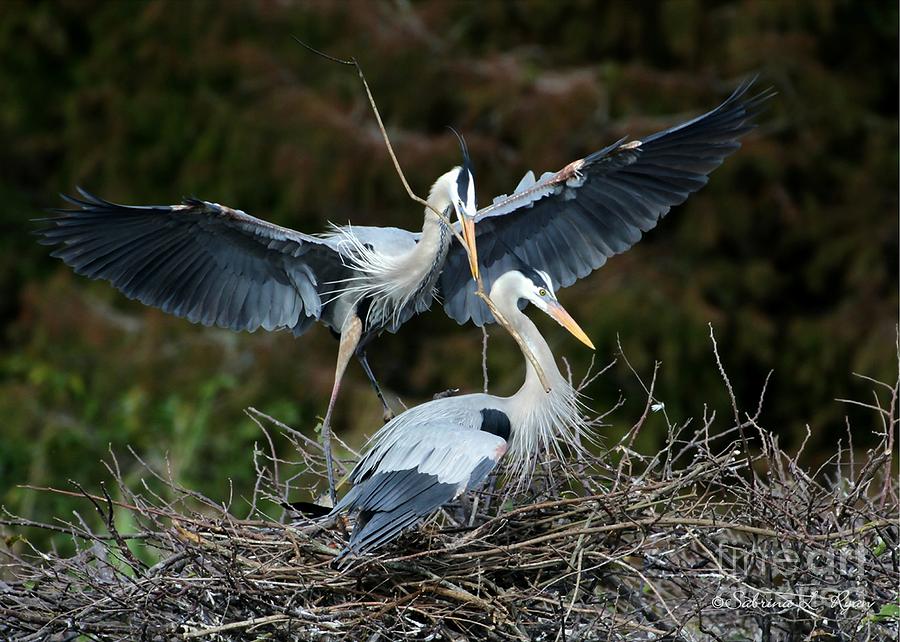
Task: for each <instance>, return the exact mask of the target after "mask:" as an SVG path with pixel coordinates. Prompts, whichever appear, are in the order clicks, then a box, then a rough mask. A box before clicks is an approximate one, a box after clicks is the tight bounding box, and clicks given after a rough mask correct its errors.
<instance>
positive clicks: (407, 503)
mask: <svg viewBox="0 0 900 642" xmlns="http://www.w3.org/2000/svg"><path fill="white" fill-rule="evenodd" d="M379 446H381V447H380V448H379V447H378V446H376V448H375V449H373V451H370V453H369V455H367V456H366V457H365V458H364V459H363V460H362V461H360V463H359V465H357V467H356V468H355V469H354V471H353V473H352V474H351V477H350V479H351V481H353V482H354V486H353V488H352V489H351V490H350V492H348V493H347V494H346V495H345V496H344V497H343V498H342V499H341V500H340V501H339V502H338V503H337V505H335V507H334V509H333V511H332V513H342V512H351V511H354V512H357V513H358V518H357V521H356V525H355V527H354V529H353V534H352V535H351V537H350V544H349V546H348V548H347V550H346V551H345V553H351V552H352V553H354V554H362V553H365V552H367V551H370V550H372V549H374V548H377V547H379V546H381V545H383V544H386V543H388V542H390V541H392V540H393V539H395V538H396V537H397V536H399V535H400V533H402V532H403V531H404V530H406V529H407V528H409V527H410V526H413V525H414V524H416V523H417V522H419V520H421V519H423V518H424V517H427V516H428V515H430V514H431V513H433V512H434V511H436V510H437V509H438V508H440V507H441V506H442V505H443V504H446V503H447V502H449V501H450V500H452V499H454V498H455V497H457V496H458V495H459V494H460V493H462V492H463V491H465V490H466V489H472V488H475V487H477V486H478V485H479V484H481V482H482V481H484V478H485V477H486V476H487V474H488V473H489V472H490V471H491V470H492V469H493V468H494V466H495V465H496V464H497V461H498V460H499V459H500V457H502V456H503V453H505V452H506V440H504V439H503V438H501V437H498V436H497V435H494V434H491V433H488V432H484V431H481V430H472V429H467V428H461V427H460V426H457V425H455V424H451V423H443V424H431V425H420V426H409V430H408V432H407V434H406V435H405V438H404V439H397V440H392V441H390V442H383V443H382V444H379Z"/></svg>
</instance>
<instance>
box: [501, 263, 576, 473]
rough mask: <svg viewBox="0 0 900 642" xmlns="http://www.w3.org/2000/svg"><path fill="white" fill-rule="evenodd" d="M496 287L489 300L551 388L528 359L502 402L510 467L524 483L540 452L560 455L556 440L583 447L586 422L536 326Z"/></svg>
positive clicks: (573, 390) (558, 443)
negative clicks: (514, 389)
mask: <svg viewBox="0 0 900 642" xmlns="http://www.w3.org/2000/svg"><path fill="white" fill-rule="evenodd" d="M501 278H502V277H501ZM494 286H495V287H494V288H493V289H492V290H491V299H493V301H494V304H495V305H496V306H497V308H498V309H499V310H500V313H501V314H502V315H503V316H504V317H506V319H507V320H508V321H509V323H510V325H511V326H512V327H513V328H514V329H515V330H516V332H518V333H519V335H520V336H521V337H522V339H523V341H524V342H525V344H526V345H527V346H528V348H529V349H530V350H531V352H532V353H533V354H534V358H535V360H536V361H537V363H538V365H539V366H540V368H541V369H542V370H543V371H544V376H545V377H546V380H547V384H548V385H549V387H550V390H549V391H547V390H546V389H545V388H544V384H543V382H541V380H540V378H539V377H538V373H537V372H536V371H535V369H534V366H532V365H531V361H530V360H528V359H526V360H525V382H524V383H523V384H522V387H521V388H519V390H518V391H517V392H516V393H515V394H514V395H513V396H512V397H507V398H506V401H505V403H504V405H505V406H506V412H507V415H508V416H509V420H510V427H511V430H510V435H511V438H510V442H509V451H508V455H507V458H508V461H509V463H508V465H509V466H510V468H511V470H512V471H513V474H514V475H516V476H518V479H519V482H518V483H519V484H524V483H526V482H527V480H528V479H529V478H530V476H531V473H532V471H533V470H534V466H535V462H536V461H537V457H538V454H539V452H540V451H545V452H555V453H556V454H557V456H559V457H562V451H561V449H560V444H567V445H568V446H569V447H570V448H571V449H572V450H573V452H580V451H582V450H583V448H582V445H581V438H582V436H583V435H585V434H586V432H587V425H586V424H585V422H584V419H583V417H582V414H581V409H580V404H579V401H578V393H577V392H576V390H575V389H574V388H573V387H572V385H571V384H570V383H569V381H568V379H566V378H565V377H563V375H562V373H560V371H559V368H558V367H557V365H556V359H554V358H553V353H552V352H551V351H550V346H549V345H547V342H546V341H545V340H544V337H543V336H541V333H540V332H539V331H538V329H537V326H535V325H534V323H533V322H532V321H531V319H529V318H528V317H527V316H525V314H524V313H523V312H522V311H521V310H519V306H518V305H517V301H516V299H515V297H512V296H502V294H501V295H500V296H494V295H495V289H496V286H497V282H495V283H494Z"/></svg>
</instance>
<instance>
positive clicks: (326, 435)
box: [322, 314, 362, 505]
mask: <svg viewBox="0 0 900 642" xmlns="http://www.w3.org/2000/svg"><path fill="white" fill-rule="evenodd" d="M361 335H362V321H360V320H359V317H358V316H356V315H355V314H354V315H350V316H348V317H347V320H346V321H345V322H344V325H343V327H342V328H341V343H340V347H338V358H337V365H335V368H334V387H332V389H331V399H329V401H328V410H327V411H326V412H325V419H324V420H323V421H322V449H323V450H324V451H325V472H326V474H327V475H328V492H329V493H330V494H331V503H332V505H334V504H335V503H336V501H337V493H336V492H335V486H334V461H333V459H332V457H331V413H332V412H334V403H335V401H337V396H338V391H339V390H340V388H341V380H342V379H343V378H344V372H345V371H346V370H347V364H348V363H349V362H350V357H352V356H353V354H354V352H356V346H357V344H358V343H359V337H360V336H361Z"/></svg>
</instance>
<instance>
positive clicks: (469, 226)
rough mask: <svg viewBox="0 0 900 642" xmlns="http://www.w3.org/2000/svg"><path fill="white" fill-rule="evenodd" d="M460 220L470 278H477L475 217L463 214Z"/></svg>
mask: <svg viewBox="0 0 900 642" xmlns="http://www.w3.org/2000/svg"><path fill="white" fill-rule="evenodd" d="M459 218H460V220H461V222H462V235H463V240H464V241H465V242H466V247H467V248H469V270H471V272H472V278H473V279H475V280H476V281H477V280H478V249H477V248H476V247H475V219H474V218H472V217H471V216H467V215H466V214H463V215H462V216H460V217H459Z"/></svg>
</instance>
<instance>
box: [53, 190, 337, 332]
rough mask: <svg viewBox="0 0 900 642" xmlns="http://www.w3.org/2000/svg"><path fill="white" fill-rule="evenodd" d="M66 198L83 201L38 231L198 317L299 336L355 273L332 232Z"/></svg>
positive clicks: (79, 267)
mask: <svg viewBox="0 0 900 642" xmlns="http://www.w3.org/2000/svg"><path fill="white" fill-rule="evenodd" d="M63 198H64V199H65V200H66V201H67V202H68V203H70V204H71V205H74V206H75V207H74V208H71V209H56V210H53V211H54V212H55V213H56V214H57V216H55V217H52V218H48V219H42V222H44V223H46V224H47V226H46V227H45V228H44V229H42V230H39V231H38V234H39V235H40V236H41V237H42V238H41V242H42V243H44V244H46V245H56V246H58V247H57V248H56V249H55V250H54V252H53V256H56V257H59V258H61V259H62V260H63V261H65V262H66V263H67V264H68V265H69V266H71V267H72V268H73V269H74V270H75V271H76V272H77V273H79V274H82V275H84V276H87V277H90V278H94V279H103V280H106V281H109V282H110V283H112V285H113V286H115V287H116V288H117V289H119V290H120V291H121V292H123V293H124V294H125V295H126V296H128V297H129V298H133V299H137V300H139V301H141V302H143V303H145V304H147V305H151V306H154V307H158V308H160V309H162V310H163V311H165V312H168V313H170V314H174V315H177V316H180V317H184V318H186V319H188V320H190V321H191V322H194V323H202V324H203V325H216V326H219V327H223V328H228V329H231V330H247V331H250V332H252V331H254V330H256V329H258V328H264V329H266V330H276V329H280V328H289V329H291V330H293V331H294V332H295V334H299V333H300V332H302V331H303V330H305V329H306V328H307V327H308V326H309V324H310V323H311V322H312V321H313V320H315V319H317V318H319V317H320V315H321V313H322V306H323V302H322V299H323V297H324V296H325V295H326V294H327V293H328V291H329V289H330V288H331V287H333V286H332V285H330V284H331V283H333V282H335V281H338V280H339V279H341V278H346V276H347V274H348V269H347V268H346V266H345V265H344V262H343V261H342V259H341V256H340V253H339V252H338V250H337V248H336V247H335V244H334V243H333V242H332V241H330V240H329V239H327V238H319V237H316V236H311V235H308V234H303V233H301V232H297V231H295V230H291V229H288V228H285V227H281V226H278V225H275V224H273V223H269V222H267V221H263V220H261V219H258V218H255V217H253V216H250V215H249V214H246V213H244V212H242V211H240V210H235V209H232V208H229V207H226V206H224V205H219V204H217V203H211V202H208V201H201V200H197V199H185V200H184V202H183V203H182V204H181V205H159V206H155V205H149V206H147V205H138V206H135V205H118V204H116V203H111V202H109V201H106V200H104V199H101V198H99V197H97V196H94V195H92V194H90V193H88V192H86V191H84V190H82V189H80V188H79V190H78V196H64V197H63Z"/></svg>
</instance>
